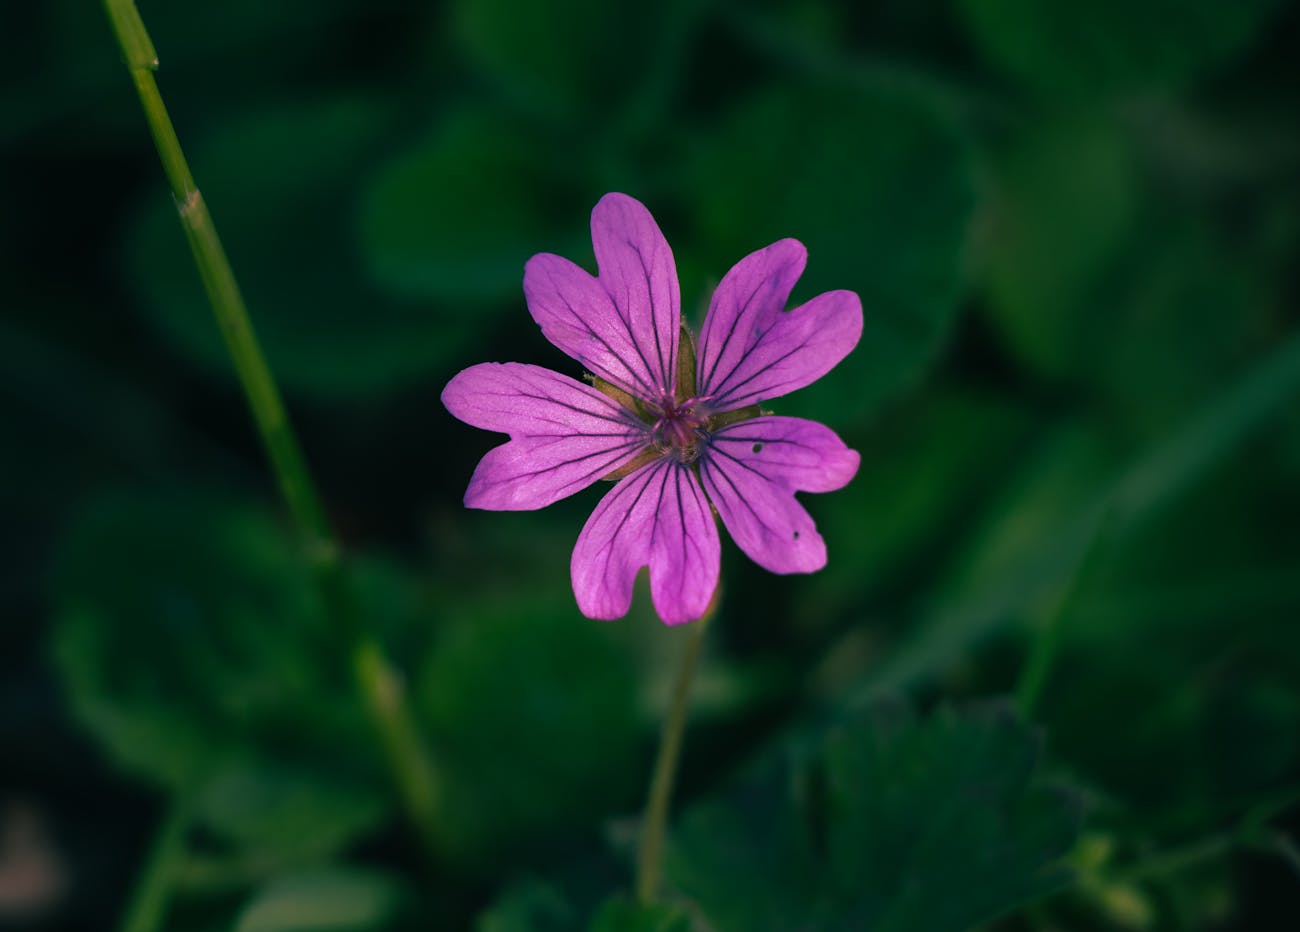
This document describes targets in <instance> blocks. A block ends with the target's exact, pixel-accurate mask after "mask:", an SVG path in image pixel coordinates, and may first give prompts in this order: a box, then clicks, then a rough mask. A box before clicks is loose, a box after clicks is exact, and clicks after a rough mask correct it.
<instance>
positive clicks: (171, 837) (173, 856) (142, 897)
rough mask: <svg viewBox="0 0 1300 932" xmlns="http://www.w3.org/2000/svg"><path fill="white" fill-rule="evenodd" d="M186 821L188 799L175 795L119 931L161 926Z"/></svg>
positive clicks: (145, 930)
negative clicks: (184, 800) (184, 799)
mask: <svg viewBox="0 0 1300 932" xmlns="http://www.w3.org/2000/svg"><path fill="white" fill-rule="evenodd" d="M189 825H190V817H189V805H188V802H182V800H181V798H180V796H176V797H174V798H173V799H172V800H171V802H169V803H168V804H167V811H166V813H165V814H164V815H163V821H162V824H161V825H160V826H159V827H158V831H157V833H156V834H155V836H154V840H153V844H152V845H151V846H150V848H149V852H148V854H147V855H146V860H145V864H144V870H143V871H142V872H141V874H140V879H139V880H138V881H136V885H135V892H134V893H132V894H131V903H130V905H129V906H128V907H127V912H126V919H125V920H124V921H123V922H122V932H157V930H159V929H162V928H163V927H164V920H165V919H166V916H167V905H168V903H169V902H170V900H171V897H172V893H173V891H174V888H175V881H176V876H177V868H178V867H179V866H180V862H181V860H182V859H183V856H184V854H185V833H186V831H187V830H188V829H189Z"/></svg>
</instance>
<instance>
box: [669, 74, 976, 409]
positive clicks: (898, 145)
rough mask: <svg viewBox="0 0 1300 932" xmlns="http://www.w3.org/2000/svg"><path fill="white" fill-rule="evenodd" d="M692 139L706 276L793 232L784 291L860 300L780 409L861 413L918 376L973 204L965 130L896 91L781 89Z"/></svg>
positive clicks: (946, 302)
mask: <svg viewBox="0 0 1300 932" xmlns="http://www.w3.org/2000/svg"><path fill="white" fill-rule="evenodd" d="M699 145H700V151H699V153H698V157H697V160H696V163H695V165H694V169H693V172H692V175H691V178H692V181H693V184H694V189H693V195H694V199H695V209H696V212H697V217H698V222H699V225H700V229H701V231H702V234H703V238H704V241H705V254H706V255H707V256H709V257H710V258H711V259H712V260H713V262H714V263H715V268H716V273H715V274H717V275H718V276H721V274H722V273H724V272H725V271H726V269H727V268H728V267H730V264H731V263H734V262H736V261H738V260H739V259H740V258H741V257H742V256H744V255H746V254H747V253H749V252H752V251H754V250H756V249H760V248H762V247H764V246H766V245H768V244H769V243H771V242H773V241H775V240H777V239H780V238H781V237H785V236H792V237H795V238H796V239H799V240H801V241H802V242H803V243H804V245H806V246H807V247H808V271H807V273H806V274H805V276H804V278H803V280H802V281H801V282H800V285H799V288H798V289H797V290H796V293H795V300H806V299H807V298H810V297H812V296H813V295H815V294H818V293H820V292H822V291H827V290H831V289H839V288H846V289H850V290H853V291H856V292H857V293H858V294H859V295H860V296H861V297H862V305H863V311H864V314H865V329H864V331H863V336H862V342H861V343H860V344H859V345H858V347H857V349H856V350H855V351H854V352H853V353H852V354H850V356H849V357H848V359H846V360H845V361H844V362H842V363H840V365H839V367H838V368H837V369H835V371H833V372H832V373H831V374H830V375H829V376H827V377H826V378H824V379H822V380H821V381H820V382H818V383H817V384H816V385H814V386H813V387H811V388H808V389H805V390H804V391H802V392H800V393H799V394H798V395H796V396H794V398H792V399H790V400H785V399H782V400H780V402H779V407H780V411H781V413H783V414H787V413H788V414H808V415H818V414H820V415H821V416H823V417H824V416H825V412H826V411H828V410H834V411H837V412H840V416H841V418H852V419H857V420H862V419H865V418H867V417H868V416H870V415H871V414H873V413H874V412H875V411H876V410H877V409H878V408H879V407H880V405H881V403H882V402H884V401H885V400H887V399H889V398H891V397H893V396H894V395H896V394H897V393H898V392H899V391H901V390H903V389H905V388H907V387H908V386H909V385H910V384H911V383H912V382H914V381H915V380H916V379H917V378H918V377H919V376H920V375H921V374H922V372H923V371H924V370H925V368H926V366H927V365H928V364H929V363H930V362H931V361H932V360H933V359H934V357H935V355H936V353H937V352H938V350H939V348H940V346H941V345H942V343H943V340H944V338H945V337H946V335H947V334H948V331H949V329H950V327H951V324H952V320H953V316H954V314H955V312H956V309H957V299H958V297H959V292H960V289H961V285H962V279H963V267H962V266H963V261H964V260H963V255H964V251H965V245H966V234H967V227H968V225H969V223H970V219H971V215H972V211H973V209H974V203H975V194H974V181H973V172H972V165H971V159H970V154H969V151H968V147H967V145H966V143H965V141H964V139H963V138H962V136H961V135H960V134H959V133H957V132H956V131H955V130H954V129H953V128H952V127H951V126H950V125H949V124H948V123H947V122H945V121H944V120H941V119H940V118H939V117H938V116H936V115H935V114H933V113H932V112H930V111H929V110H927V109H925V108H923V107H922V106H920V105H919V104H918V103H917V102H916V101H915V100H914V99H913V98H910V97H907V96H903V95H899V96H898V97H896V98H895V97H886V96H884V95H880V94H868V93H854V92H849V91H836V90H828V89H825V88H817V89H792V88H790V87H781V88H774V89H769V90H766V91H762V92H760V93H758V94H757V95H755V96H754V97H753V98H751V99H750V100H749V101H748V102H747V103H745V104H744V105H743V106H741V107H740V108H739V109H738V110H736V111H734V112H733V113H732V114H731V115H729V116H728V117H727V118H726V119H725V120H724V121H723V122H722V124H721V125H720V126H719V127H718V129H717V131H716V135H711V136H706V137H704V138H703V139H702V140H701V141H700V143H699ZM800 295H802V298H800Z"/></svg>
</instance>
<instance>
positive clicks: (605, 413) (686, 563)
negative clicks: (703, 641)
mask: <svg viewBox="0 0 1300 932" xmlns="http://www.w3.org/2000/svg"><path fill="white" fill-rule="evenodd" d="M591 241H592V245H593V246H594V247H595V252H596V263H597V265H598V266H599V270H600V274H599V275H598V276H596V277H593V276H591V275H590V274H588V273H587V272H586V271H584V270H583V269H582V268H580V267H579V266H577V265H575V264H574V263H572V262H570V261H569V260H567V259H562V258H561V257H559V256H554V255H550V254H546V253H543V254H541V255H537V256H533V258H532V259H530V260H529V261H528V265H527V266H526V268H525V270H524V295H525V297H526V298H527V300H528V309H529V311H530V312H531V313H532V315H533V319H534V320H535V321H537V323H538V324H539V325H540V326H541V328H542V333H544V334H545V335H546V338H547V339H548V340H550V341H551V342H552V343H554V344H555V345H556V346H557V347H559V348H560V349H561V350H563V351H564V352H565V353H568V354H569V355H570V356H572V357H573V358H574V359H576V360H577V361H578V362H580V363H582V364H583V366H585V367H586V369H587V371H588V372H590V373H592V375H591V376H589V379H590V381H591V383H592V384H590V385H585V384H583V383H582V382H579V381H577V380H575V379H572V378H569V377H568V376H565V375H560V374H559V373H557V372H552V371H551V370H550V369H543V368H541V367H540V366H530V365H524V364H522V363H515V362H508V363H483V364H481V365H477V366H471V367H470V368H468V369H466V370H465V371H463V372H461V373H460V374H458V375H457V376H456V377H455V378H453V379H452V380H451V382H450V383H449V384H448V385H447V388H446V389H445V390H444V391H443V393H442V401H443V404H445V405H446V406H447V410H448V411H450V412H451V413H452V414H453V415H455V416H456V417H458V418H459V419H460V420H462V421H464V422H465V423H467V424H472V425H474V426H475V427H481V428H483V429H485V430H493V431H498V432H500V433H504V434H509V435H510V441H509V442H508V443H505V444H502V445H501V446H499V447H496V448H495V449H493V450H490V451H489V452H488V454H487V455H486V456H484V457H483V460H482V462H480V463H479V465H478V468H477V469H476V470H475V471H474V476H473V478H472V479H470V483H469V489H468V490H467V491H466V493H465V504H466V505H467V506H468V507H470V508H488V509H493V510H497V511H513V510H530V509H534V508H541V507H543V506H544V505H549V504H550V503H551V502H554V501H557V500H559V499H561V498H564V497H566V496H568V495H572V494H573V493H575V492H577V491H579V490H581V489H585V488H586V487H587V486H589V485H591V484H592V483H593V482H595V481H596V480H598V479H601V478H618V484H617V485H615V486H614V488H613V489H611V490H610V491H609V492H608V493H606V495H605V497H604V498H603V499H601V501H600V504H598V505H597V506H596V510H595V511H594V512H592V514H591V517H590V518H589V519H588V520H587V524H586V526H585V527H584V528H583V529H582V533H581V534H580V535H579V536H578V543H577V545H576V546H575V547H574V549H573V560H572V575H573V591H574V594H575V595H576V596H577V599H578V607H579V608H580V609H581V610H582V612H583V614H585V615H587V616H588V617H591V618H606V619H608V618H618V617H621V616H623V615H625V614H627V610H628V608H629V607H630V606H631V604H632V584H633V582H634V580H635V579H636V574H637V572H638V571H639V570H640V569H641V567H643V566H649V567H650V593H651V597H652V598H653V600H654V606H655V610H656V611H657V612H658V613H659V617H661V618H662V619H663V620H664V621H665V622H667V623H668V624H679V623H681V622H685V621H692V620H694V619H696V618H699V617H701V616H702V615H703V614H704V612H705V610H706V609H707V608H708V605H709V601H710V599H711V598H712V597H713V593H714V590H715V589H716V588H717V585H718V570H719V564H720V560H721V546H720V543H719V540H718V529H717V523H716V521H715V519H714V516H715V514H716V515H717V517H720V518H721V519H722V523H723V524H724V525H725V526H726V528H727V530H728V531H730V532H731V536H732V537H733V538H734V539H735V541H736V543H737V544H738V545H739V546H740V549H741V550H743V551H745V553H746V554H748V555H749V557H750V558H751V559H752V560H754V562H756V563H758V564H759V565H760V566H762V567H764V568H765V569H768V570H771V571H772V572H774V573H811V572H814V571H815V570H819V569H821V568H822V567H823V566H825V565H826V544H825V542H824V541H823V540H822V538H821V536H820V535H819V534H818V533H817V528H816V526H815V525H814V524H813V521H812V519H811V518H810V517H809V516H808V513H807V512H806V511H804V509H803V507H802V506H801V505H800V504H799V503H798V502H797V501H795V497H794V495H795V492H830V491H833V490H835V489H839V488H842V487H843V486H844V485H846V484H847V483H848V482H849V480H850V479H852V478H853V475H854V474H855V473H856V472H857V469H858V454H857V453H855V452H854V451H853V450H850V449H848V447H846V446H845V445H844V442H843V441H842V440H840V438H839V437H837V436H836V435H835V434H834V433H833V432H832V431H831V430H830V429H828V428H826V427H824V426H822V425H821V424H818V423H815V422H813V421H806V420H802V419H800V418H793V417H776V416H773V415H772V414H771V413H770V412H767V411H765V410H762V409H761V408H760V407H759V402H760V400H762V401H766V400H768V399H771V398H777V397H780V396H781V395H785V394H788V393H789V392H792V391H794V390H795V389H798V388H803V387H804V386H805V385H808V384H810V383H812V382H815V381H816V380H817V379H819V378H821V377H822V376H823V375H825V374H826V373H827V372H829V371H830V370H831V369H832V368H833V367H834V366H835V365H836V364H837V363H838V362H839V361H840V360H841V359H843V358H844V357H845V356H846V355H848V353H849V351H850V350H852V349H853V347H854V346H855V345H857V342H858V338H859V337H860V336H861V335H862V303H861V302H860V301H859V300H858V296H857V295H856V294H854V293H853V292H851V291H829V292H827V293H825V294H821V295H818V296H817V297H815V298H813V299H812V300H811V301H808V302H807V303H805V304H802V305H800V306H799V307H797V308H795V309H794V310H792V311H789V312H786V310H785V305H786V302H787V300H789V297H790V291H791V289H792V288H793V287H794V284H795V282H796V281H797V280H798V278H799V276H800V275H801V274H802V273H803V268H804V263H805V261H806V260H807V251H806V250H805V249H804V247H803V245H802V244H801V243H799V242H798V241H797V240H793V239H783V240H781V241H779V242H776V243H773V244H772V245H771V246H768V247H767V248H766V249H760V250H759V251H758V252H755V253H752V254H750V255H748V256H746V257H745V258H744V259H742V260H741V261H740V262H739V263H737V264H736V266H735V267H734V268H732V270H731V271H730V272H728V273H727V275H726V277H725V278H723V279H722V282H721V283H720V284H719V285H718V288H717V290H716V291H715V292H714V293H713V299H712V300H711V301H710V303H709V312H708V315H707V316H706V317H705V320H704V328H703V330H702V331H701V332H700V335H699V341H698V347H697V346H696V344H695V340H694V338H693V337H692V335H691V334H690V332H689V331H688V330H686V329H684V328H683V327H682V323H681V307H680V297H679V294H678V285H677V267H676V265H675V263H674V262H673V254H672V250H671V249H669V248H668V243H667V241H665V239H664V237H663V234H662V233H661V232H660V231H659V227H658V225H657V224H656V223H655V221H654V218H653V217H651V216H650V212H649V211H648V210H646V208H645V207H644V206H643V205H642V204H641V203H640V202H639V201H636V200H634V199H632V198H630V197H628V196H627V195H624V194H607V195H605V196H604V197H603V198H601V200H600V203H598V204H597V205H596V207H595V209H594V210H593V211H592V212H591Z"/></svg>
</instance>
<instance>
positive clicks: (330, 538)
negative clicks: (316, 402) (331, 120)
mask: <svg viewBox="0 0 1300 932" xmlns="http://www.w3.org/2000/svg"><path fill="white" fill-rule="evenodd" d="M104 2H105V7H106V9H107V11H108V16H109V20H110V21H111V22H112V24H113V29H114V31H115V32H116V34H117V39H118V42H119V44H120V45H121V47H122V52H123V55H124V57H125V59H126V65H127V68H128V69H129V70H130V72H131V78H132V80H133V81H134V82H135V87H136V91H137V92H138V93H139V95H140V103H141V105H142V106H143V108H144V113H145V117H146V118H147V120H148V122H149V129H150V131H151V132H152V134H153V139H154V143H155V145H156V146H157V149H158V155H159V157H160V158H161V159H162V164H163V170H164V171H165V172H166V174H167V180H168V182H169V183H170V185H171V190H172V196H173V198H174V199H175V201H176V209H177V211H178V213H179V214H180V220H181V226H182V227H183V228H184V230H185V236H186V238H187V239H188V240H189V244H190V250H191V252H193V254H194V262H195V264H196V265H197V266H198V270H199V275H200V277H201V278H202V280H203V287H204V290H205V291H206V292H207V296H208V300H209V302H210V303H211V304H212V310H213V313H214V314H215V315H216V318H217V324H218V326H219V327H220V329H221V334H222V337H223V338H224V340H225V343H226V349H227V350H228V351H229V353H230V358H231V360H232V361H233V362H234V365H235V371H236V373H237V374H238V376H239V382H240V385H241V386H243V389H244V395H245V397H246V399H247V401H248V406H249V408H250V409H251V411H252V415H253V421H254V422H255V423H256V425H257V430H258V433H259V434H260V435H261V438H262V443H263V445H264V446H265V448H266V452H267V456H268V458H269V459H270V461H271V467H272V470H273V472H274V473H275V478H276V481H277V483H278V484H279V486H280V492H281V493H282V494H283V496H284V500H285V502H286V504H287V505H288V508H289V511H290V513H291V515H292V516H293V520H294V523H295V524H296V525H297V527H298V530H299V532H300V533H301V535H302V536H303V538H304V540H305V543H306V554H307V557H308V559H309V561H310V562H311V566H312V570H313V574H314V576H315V578H316V580H317V583H318V585H319V587H320V590H321V594H322V597H323V602H324V604H325V606H326V611H327V612H328V613H329V616H330V619H331V623H332V624H333V625H334V626H335V628H336V629H337V630H338V631H339V633H340V635H342V636H343V637H344V638H345V639H346V643H347V644H348V645H349V654H350V657H351V659H352V668H353V674H354V677H355V679H356V685H357V689H358V690H359V692H360V693H361V698H362V701H363V703H364V704H365V707H366V709H367V711H368V712H369V714H370V716H371V718H372V720H373V725H374V728H375V730H376V733H377V734H378V736H379V739H380V742H381V744H382V745H383V750H384V753H385V755H386V757H387V759H388V764H389V767H390V769H391V770H392V772H393V774H394V777H395V779H396V783H397V787H398V791H399V792H400V793H401V796H402V800H403V803H404V805H405V807H406V810H407V814H408V817H409V818H410V819H411V821H412V823H413V824H414V826H415V828H416V830H417V831H418V832H419V833H420V835H421V838H422V840H423V841H424V842H425V844H426V846H428V847H429V848H430V849H432V847H433V815H434V794H435V787H434V783H433V773H434V772H433V768H432V766H431V764H430V762H429V759H428V755H427V752H426V750H425V748H424V745H423V744H422V743H421V741H420V738H419V736H418V734H417V732H416V728H415V724H414V720H413V718H412V716H411V714H410V711H409V709H408V707H407V705H406V702H405V699H404V697H403V693H402V690H401V688H400V680H399V678H398V676H397V674H396V673H395V672H394V671H393V669H392V667H391V665H390V664H389V662H388V661H387V659H386V658H385V656H384V652H383V649H382V647H381V646H380V645H379V643H378V642H377V641H376V640H375V638H374V636H373V635H372V634H371V633H370V632H369V631H368V630H367V628H366V626H365V625H364V623H363V621H362V618H361V615H360V613H359V612H358V611H357V609H356V605H355V600H354V599H353V597H352V593H351V588H350V584H349V579H348V576H347V573H346V570H345V566H344V563H343V558H342V553H341V551H340V548H339V546H338V543H337V541H336V538H335V536H334V532H333V530H332V528H331V527H330V523H329V520H328V518H327V517H326V515H325V509H324V507H323V506H322V505H321V500H320V496H319V495H318V494H317V492H316V487H315V484H314V483H313V482H312V478H311V474H310V472H309V471H308V469H307V465H306V462H305V461H304V459H303V456H302V452H301V449H300V448H299V446H298V441H297V438H296V437H295V435H294V432H293V427H292V425H291V424H290V422H289V417H288V414H287V413H286V412H285V408H284V403H283V402H282V401H281V399H280V392H279V389H278V388H277V387H276V384H275V379H274V378H273V377H272V375H271V370H270V368H269V367H268V366H267V364H266V359H265V357H264V356H263V355H262V350H261V347H260V346H259V345H258V341H257V335H256V334H255V333H254V331H253V325H252V323H251V321H250V319H249V316H248V310H247V308H246V307H245V305H244V299H243V297H242V296H241V294H240V292H239V286H238V284H237V283H236V281H235V275H234V272H233V271H232V270H231V267H230V262H229V260H228V259H227V258H226V253H225V250H224V249H223V248H222V245H221V240H220V239H219V238H218V237H217V231H216V227H215V226H213V223H212V217H211V215H210V214H209V213H208V206H207V204H206V203H205V202H204V200H203V195H202V194H201V193H200V192H199V189H198V186H197V185H196V184H195V183H194V177H193V175H191V174H190V168H189V165H188V163H187V162H186V161H185V154H184V152H183V151H182V150H181V145H180V141H179V140H178V139H177V137H176V131H175V129H174V128H173V127H172V123H171V119H170V117H169V116H168V114H167V108H166V106H165V105H164V104H163V100H162V95H161V94H160V93H159V91H158V84H157V82H156V81H155V80H154V70H155V69H156V68H157V67H158V56H157V54H156V53H155V51H154V47H153V42H152V41H151V40H150V38H149V34H148V32H147V31H146V30H145V27H144V23H143V22H142V21H141V20H140V14H139V12H138V11H137V10H136V7H135V3H134V0H104Z"/></svg>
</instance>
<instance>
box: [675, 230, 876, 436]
mask: <svg viewBox="0 0 1300 932" xmlns="http://www.w3.org/2000/svg"><path fill="white" fill-rule="evenodd" d="M807 258H808V253H807V250H805V249H804V247H803V244H802V243H800V242H799V241H798V240H793V239H783V240H779V241H778V242H775V243H773V244H772V245H771V246H768V247H767V248H765V249H760V250H758V251H757V252H753V253H750V254H749V255H748V256H746V257H745V258H744V259H741V260H740V261H739V262H737V263H736V265H735V266H733V267H732V269H731V271H730V272H728V273H727V274H726V276H725V277H724V278H723V279H722V281H721V283H719V285H718V287H717V290H715V291H714V292H713V299H712V300H711V301H710V302H709V313H708V315H707V316H706V317H705V319H704V328H703V330H702V331H701V333H700V341H699V363H698V369H697V371H698V373H699V376H698V384H699V394H700V395H701V396H704V397H707V398H709V399H710V401H709V405H710V406H711V407H712V408H714V409H715V410H718V411H729V410H732V409H734V408H743V407H745V406H746V405H751V404H754V403H756V402H758V401H760V400H765V399H769V398H778V397H780V396H781V395H786V394H789V393H790V392H792V391H794V390H795V389H798V388H803V387H804V386H805V385H809V384H811V383H813V382H815V381H817V380H818V379H820V378H821V377H822V376H823V375H825V374H826V373H827V372H829V371H831V369H833V368H835V366H836V364H837V363H839V361H840V360H841V359H843V358H844V357H845V356H847V355H848V354H849V351H850V350H852V349H853V347H855V346H856V345H857V343H858V338H859V337H861V336H862V302H861V301H860V300H859V299H858V296H857V295H856V294H854V293H853V292H851V291H828V292H826V293H824V294H820V295H818V296H817V297H815V298H813V299H812V300H811V301H808V302H807V303H805V304H802V305H800V306H799V307H797V308H795V309H794V310H792V311H789V312H787V311H786V310H785V305H786V302H787V301H788V300H789V298H790V291H791V289H793V288H794V283H795V282H796V281H798V279H799V276H800V275H802V274H803V269H804V263H805V262H806V261H807Z"/></svg>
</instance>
